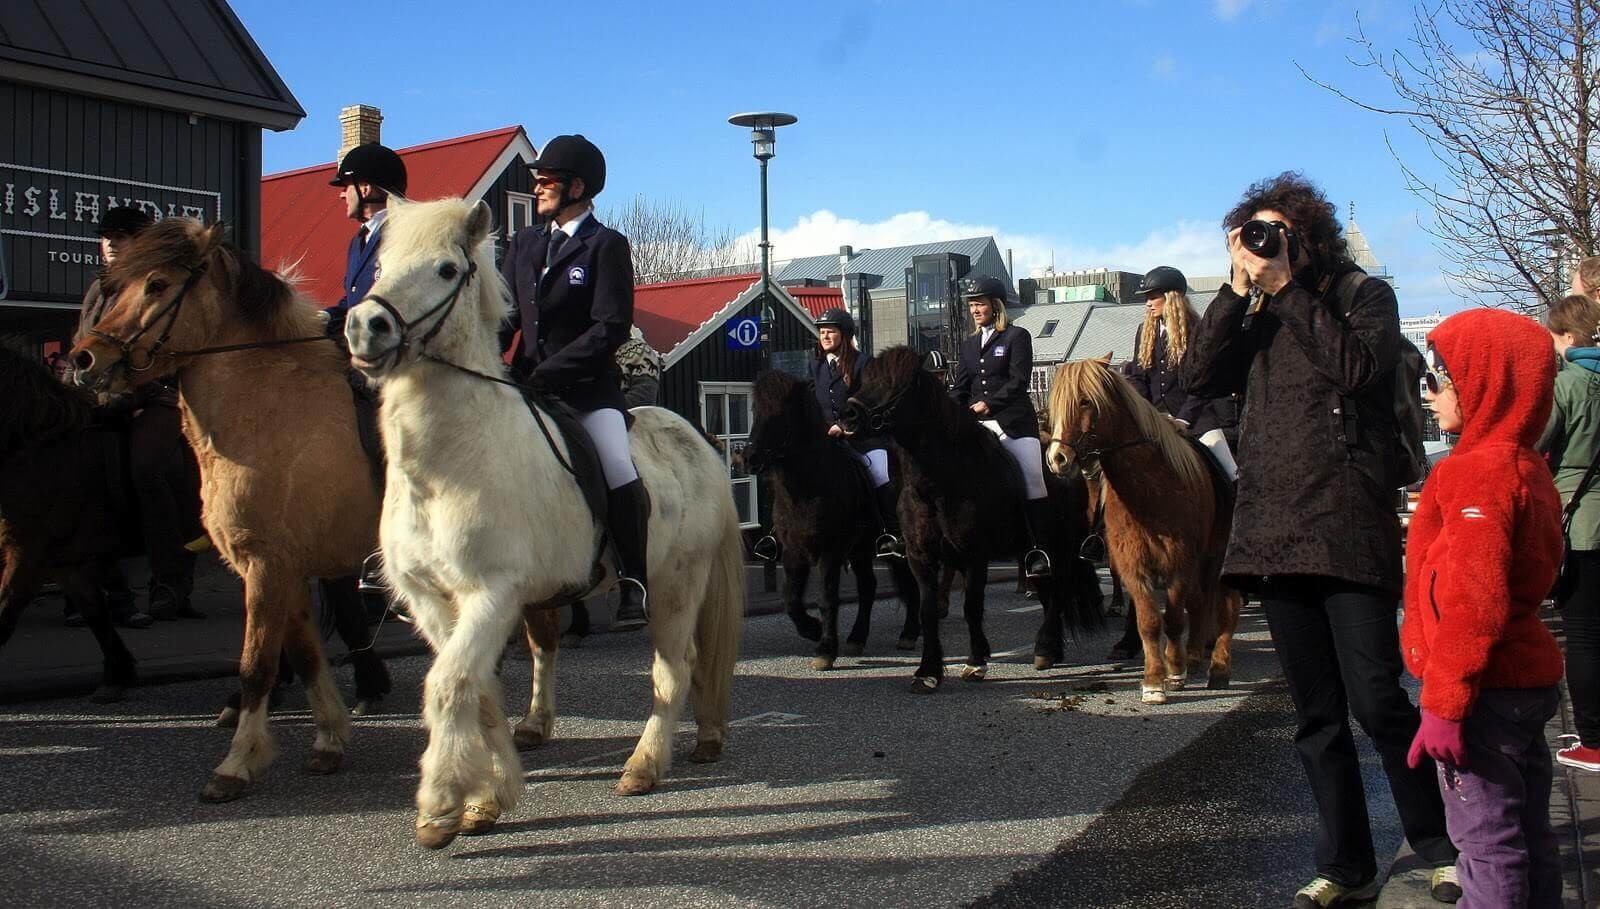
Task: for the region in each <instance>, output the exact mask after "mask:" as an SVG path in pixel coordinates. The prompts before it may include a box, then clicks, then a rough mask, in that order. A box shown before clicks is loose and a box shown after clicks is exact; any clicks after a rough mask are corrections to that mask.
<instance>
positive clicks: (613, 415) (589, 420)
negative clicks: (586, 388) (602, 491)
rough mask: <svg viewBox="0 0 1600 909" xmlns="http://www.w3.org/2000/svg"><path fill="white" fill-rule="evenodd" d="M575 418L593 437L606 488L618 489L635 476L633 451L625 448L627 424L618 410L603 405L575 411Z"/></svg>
mask: <svg viewBox="0 0 1600 909" xmlns="http://www.w3.org/2000/svg"><path fill="white" fill-rule="evenodd" d="M578 422H579V423H582V424H583V428H584V429H585V430H586V431H587V432H588V433H589V438H591V439H593V440H594V447H595V450H596V451H598V452H599V453H600V470H601V471H602V472H603V473H605V475H606V488H607V489H620V488H622V487H624V486H626V485H628V484H629V483H632V482H633V481H634V480H637V479H639V471H638V470H636V469H634V466H633V454H632V452H630V451H628V424H627V421H625V420H623V419H622V411H620V410H615V409H613V408H610V407H607V408H603V409H601V410H591V411H587V412H585V411H581V410H580V411H578Z"/></svg>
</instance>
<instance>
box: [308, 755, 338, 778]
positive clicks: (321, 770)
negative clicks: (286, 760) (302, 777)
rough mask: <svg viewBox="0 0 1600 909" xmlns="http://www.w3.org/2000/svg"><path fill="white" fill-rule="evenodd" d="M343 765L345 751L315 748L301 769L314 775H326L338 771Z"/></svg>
mask: <svg viewBox="0 0 1600 909" xmlns="http://www.w3.org/2000/svg"><path fill="white" fill-rule="evenodd" d="M343 766H344V752H343V751H317V750H315V749H313V750H312V752H311V757H310V758H309V759H307V760H306V762H305V765H304V766H303V767H302V768H301V769H302V770H304V771H305V772H306V773H309V774H312V775H314V776H326V775H327V774H330V773H338V772H339V769H340V768H341V767H343Z"/></svg>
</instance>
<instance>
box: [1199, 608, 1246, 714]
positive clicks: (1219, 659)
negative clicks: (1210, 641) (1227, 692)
mask: <svg viewBox="0 0 1600 909" xmlns="http://www.w3.org/2000/svg"><path fill="white" fill-rule="evenodd" d="M1243 599H1244V597H1243V595H1242V594H1240V593H1239V591H1237V590H1234V589H1233V588H1231V587H1225V586H1222V585H1220V584H1219V585H1218V586H1217V592H1216V603H1217V622H1216V627H1217V637H1216V645H1215V646H1214V647H1212V648H1211V668H1210V669H1209V670H1208V671H1207V673H1206V687H1207V688H1213V689H1220V688H1226V687H1228V684H1229V683H1230V682H1231V681H1232V679H1233V633H1234V632H1235V631H1237V630H1238V628H1239V607H1240V605H1241V604H1242V602H1243Z"/></svg>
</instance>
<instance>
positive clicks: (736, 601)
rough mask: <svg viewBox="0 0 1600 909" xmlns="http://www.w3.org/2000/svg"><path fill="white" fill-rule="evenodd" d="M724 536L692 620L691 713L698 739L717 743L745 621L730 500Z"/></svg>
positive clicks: (724, 727) (740, 552) (739, 546)
mask: <svg viewBox="0 0 1600 909" xmlns="http://www.w3.org/2000/svg"><path fill="white" fill-rule="evenodd" d="M726 512H727V513H726V515H725V517H724V519H723V528H722V540H721V542H720V543H719V544H718V547H717V552H716V555H715V557H714V558H713V560H712V563H711V574H710V576H709V577H708V578H707V579H706V592H705V600H704V602H703V603H702V604H701V606H700V615H699V618H698V619H697V620H696V624H695V651H696V658H695V663H694V674H693V691H694V714H695V720H696V721H697V724H698V725H699V727H700V740H701V743H702V744H706V743H707V739H708V736H711V737H713V738H716V739H717V744H718V746H720V744H721V742H723V741H726V740H727V737H728V710H729V701H730V698H731V695H732V688H733V670H734V665H735V664H736V663H737V662H738V660H739V637H740V631H741V630H742V627H743V625H744V543H743V541H742V539H741V538H740V536H739V521H738V518H737V517H735V516H734V513H733V503H732V501H729V502H728V507H727V509H726Z"/></svg>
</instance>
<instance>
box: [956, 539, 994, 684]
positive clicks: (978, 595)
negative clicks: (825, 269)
mask: <svg viewBox="0 0 1600 909" xmlns="http://www.w3.org/2000/svg"><path fill="white" fill-rule="evenodd" d="M966 573H967V589H966V591H965V592H964V593H963V594H962V597H961V612H962V614H963V615H964V616H965V617H966V619H967V637H968V639H969V640H970V641H971V648H972V649H971V652H970V653H968V655H967V665H966V666H965V667H963V668H962V670H961V677H962V678H963V679H966V680H967V681H969V682H981V681H983V679H984V677H985V676H987V675H988V674H989V639H988V637H986V636H985V635H984V633H983V598H984V592H985V590H984V588H985V587H987V586H988V580H989V562H988V560H983V561H976V562H972V563H970V564H968V565H967V569H966Z"/></svg>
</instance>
